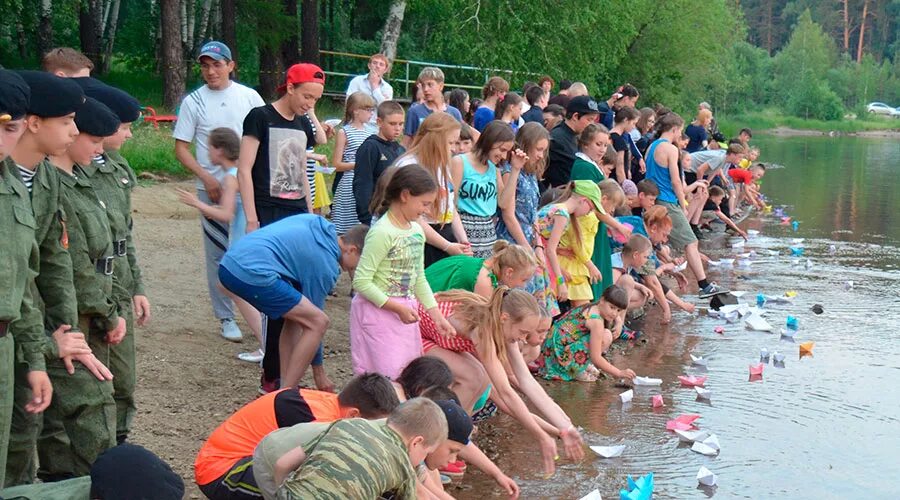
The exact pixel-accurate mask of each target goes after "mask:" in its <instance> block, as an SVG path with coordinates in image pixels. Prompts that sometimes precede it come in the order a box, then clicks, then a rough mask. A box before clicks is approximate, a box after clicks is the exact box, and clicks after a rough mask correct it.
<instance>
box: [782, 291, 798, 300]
mask: <svg viewBox="0 0 900 500" xmlns="http://www.w3.org/2000/svg"><path fill="white" fill-rule="evenodd" d="M784 296H785V297H787V298H789V299H793V298H794V297H796V296H797V292H796V290H788V291H786V292H784Z"/></svg>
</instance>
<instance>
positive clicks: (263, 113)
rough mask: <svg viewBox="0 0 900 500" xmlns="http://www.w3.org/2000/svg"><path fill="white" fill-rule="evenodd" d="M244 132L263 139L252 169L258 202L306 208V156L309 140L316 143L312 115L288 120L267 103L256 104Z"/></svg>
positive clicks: (266, 204)
mask: <svg viewBox="0 0 900 500" xmlns="http://www.w3.org/2000/svg"><path fill="white" fill-rule="evenodd" d="M244 135H245V136H251V137H255V138H257V139H258V140H259V149H258V150H257V152H256V160H254V162H253V170H252V173H251V177H252V178H253V197H254V201H255V202H256V205H257V206H270V207H274V206H277V207H285V208H302V209H305V208H306V199H305V198H304V197H305V194H306V193H304V192H303V178H304V177H305V176H306V163H305V161H304V158H306V156H305V152H306V148H307V144H312V145H314V144H315V143H316V134H315V131H314V130H313V126H312V123H311V122H310V120H309V118H308V117H306V116H300V115H297V116H295V117H294V119H293V120H287V119H285V118H284V117H283V116H281V114H279V113H278V111H276V110H275V108H274V107H273V106H272V105H271V104H266V105H265V106H260V107H258V108H253V109H252V110H250V113H248V114H247V117H246V118H244ZM244 203H247V200H244Z"/></svg>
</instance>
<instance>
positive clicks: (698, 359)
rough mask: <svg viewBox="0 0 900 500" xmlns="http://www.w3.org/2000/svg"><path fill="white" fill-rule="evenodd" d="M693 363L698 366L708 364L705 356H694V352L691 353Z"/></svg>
mask: <svg viewBox="0 0 900 500" xmlns="http://www.w3.org/2000/svg"><path fill="white" fill-rule="evenodd" d="M691 363H693V364H695V365H697V366H706V364H707V362H706V360H705V359H703V356H694V355H693V354H691Z"/></svg>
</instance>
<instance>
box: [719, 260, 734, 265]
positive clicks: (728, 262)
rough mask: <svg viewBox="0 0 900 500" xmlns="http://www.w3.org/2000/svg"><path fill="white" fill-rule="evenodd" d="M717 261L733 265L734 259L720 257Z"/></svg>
mask: <svg viewBox="0 0 900 500" xmlns="http://www.w3.org/2000/svg"><path fill="white" fill-rule="evenodd" d="M719 262H721V263H722V265H723V266H733V265H734V259H722V260H720V261H719Z"/></svg>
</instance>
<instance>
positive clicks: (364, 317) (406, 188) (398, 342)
mask: <svg viewBox="0 0 900 500" xmlns="http://www.w3.org/2000/svg"><path fill="white" fill-rule="evenodd" d="M384 175H387V172H386V173H385V174H384ZM436 197H437V183H436V182H435V180H434V177H432V176H431V174H430V173H429V172H428V171H426V170H425V169H423V168H422V167H419V166H418V165H409V166H406V167H403V168H399V169H396V170H394V171H393V172H392V173H391V178H390V180H389V181H388V182H387V186H386V188H385V190H384V201H383V206H386V207H387V210H386V211H385V212H384V215H382V216H381V217H380V218H379V219H378V222H376V223H375V224H374V225H373V226H372V229H371V230H369V233H368V234H367V235H366V241H365V246H364V249H363V253H362V256H361V257H360V261H359V265H358V266H357V268H356V273H355V276H354V278H353V288H354V289H355V290H356V292H357V293H356V296H355V297H354V298H353V301H352V302H351V304H350V354H351V359H352V364H353V373H354V374H357V375H358V374H361V373H365V372H377V373H381V374H382V375H385V376H387V377H390V378H391V379H394V378H396V377H397V376H398V375H399V374H400V371H401V370H402V369H403V367H405V366H406V365H407V364H408V363H409V362H410V361H412V360H413V359H415V358H417V357H419V356H421V354H422V341H421V337H420V336H419V326H418V322H419V319H420V313H419V311H424V312H425V313H426V315H427V316H428V317H429V318H430V320H431V321H432V322H433V323H434V325H435V328H436V329H437V331H439V332H441V334H442V335H448V336H451V335H454V331H453V327H451V326H450V324H449V323H448V322H447V320H446V319H444V316H443V315H442V314H441V312H440V311H439V310H438V308H437V302H435V300H434V295H433V294H432V292H431V288H430V287H429V286H428V282H427V281H426V280H425V269H424V268H423V266H422V254H423V251H424V246H425V234H424V232H423V231H422V227H421V226H420V225H419V224H418V220H419V218H420V217H422V215H423V214H425V213H427V212H428V211H429V210H430V209H431V208H432V206H433V204H434V199H435V198H436ZM420 305H421V308H420V307H419V306H420Z"/></svg>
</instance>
